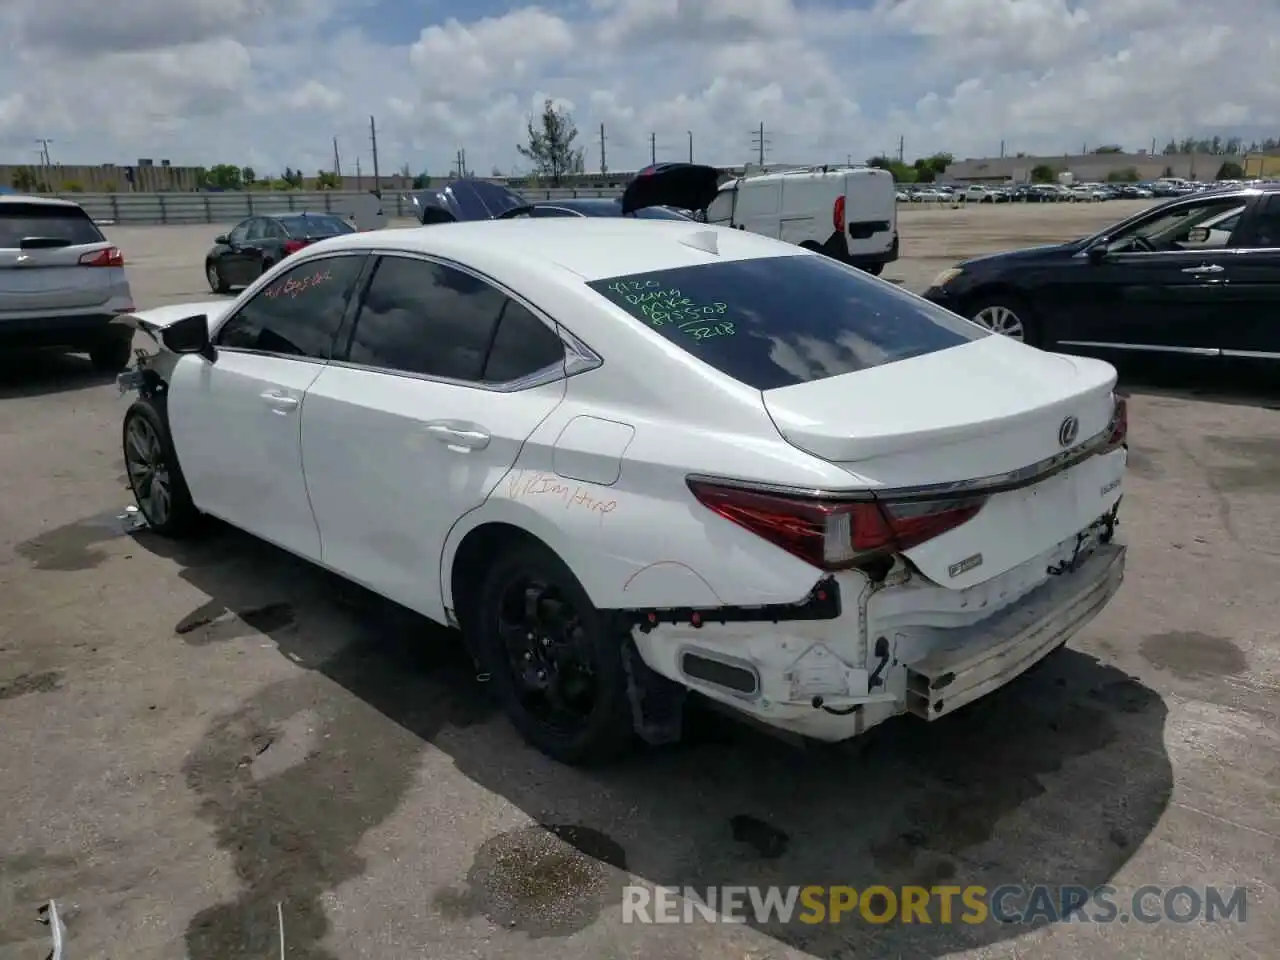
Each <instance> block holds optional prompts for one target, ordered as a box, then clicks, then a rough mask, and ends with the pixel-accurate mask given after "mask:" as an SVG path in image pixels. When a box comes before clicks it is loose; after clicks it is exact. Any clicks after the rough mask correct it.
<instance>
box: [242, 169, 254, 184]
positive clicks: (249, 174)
mask: <svg viewBox="0 0 1280 960" xmlns="http://www.w3.org/2000/svg"><path fill="white" fill-rule="evenodd" d="M240 179H241V181H243V183H244V185H245V186H246V187H252V186H253V185H254V184H255V183H257V182H258V175H257V174H256V173H254V172H253V167H241V168H240Z"/></svg>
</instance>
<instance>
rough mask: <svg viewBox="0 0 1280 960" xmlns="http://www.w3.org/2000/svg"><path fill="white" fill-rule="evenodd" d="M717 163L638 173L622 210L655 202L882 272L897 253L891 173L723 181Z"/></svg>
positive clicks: (811, 173) (831, 170)
mask: <svg viewBox="0 0 1280 960" xmlns="http://www.w3.org/2000/svg"><path fill="white" fill-rule="evenodd" d="M720 176H721V174H720V172H719V171H718V170H716V169H715V168H714V167H707V166H703V165H701V164H689V163H666V164H658V165H656V166H654V167H649V168H648V169H646V170H643V171H641V172H640V174H639V175H638V176H637V177H636V179H635V180H633V181H632V183H631V184H630V185H629V186H628V187H627V191H626V193H625V194H624V195H623V199H622V208H623V212H624V213H627V212H633V211H634V210H637V209H640V208H643V207H647V206H655V205H665V206H672V207H679V208H682V209H686V210H691V211H695V212H696V213H697V214H698V215H699V219H705V220H706V222H708V223H714V224H719V225H721V226H729V227H736V228H737V229H739V230H750V231H751V232H752V233H759V234H763V235H764V236H767V237H776V238H778V239H779V240H786V241H787V242H789V243H794V244H798V245H799V246H802V247H807V248H809V249H811V250H817V251H819V252H821V253H825V254H827V255H828V256H830V257H834V258H835V259H837V260H841V261H843V262H845V263H849V264H852V265H854V266H857V267H861V268H862V269H864V270H866V271H867V272H869V273H873V274H879V273H880V271H882V270H883V269H884V265H885V264H886V263H892V262H893V261H895V260H897V259H898V203H897V189H896V187H895V186H894V182H893V174H891V173H890V172H889V171H887V170H880V169H877V168H874V167H810V168H806V169H800V170H785V171H780V172H776V173H762V174H757V175H755V176H748V177H739V178H737V179H733V180H728V181H726V182H725V183H720V182H719V180H720Z"/></svg>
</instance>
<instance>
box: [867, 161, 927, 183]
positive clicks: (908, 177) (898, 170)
mask: <svg viewBox="0 0 1280 960" xmlns="http://www.w3.org/2000/svg"><path fill="white" fill-rule="evenodd" d="M867 166H869V167H876V168H877V169H879V170H888V171H889V172H890V173H892V174H893V180H894V182H895V183H915V182H916V176H917V172H916V168H915V167H909V166H907V165H906V164H905V163H903V162H902V161H900V160H895V159H893V158H892V157H871V158H869V159H868V160H867Z"/></svg>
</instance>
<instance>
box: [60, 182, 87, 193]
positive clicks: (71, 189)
mask: <svg viewBox="0 0 1280 960" xmlns="http://www.w3.org/2000/svg"><path fill="white" fill-rule="evenodd" d="M62 189H63V191H64V192H65V193H84V186H83V185H82V184H81V183H80V181H79V180H68V181H67V182H66V183H64V184H63V185H62Z"/></svg>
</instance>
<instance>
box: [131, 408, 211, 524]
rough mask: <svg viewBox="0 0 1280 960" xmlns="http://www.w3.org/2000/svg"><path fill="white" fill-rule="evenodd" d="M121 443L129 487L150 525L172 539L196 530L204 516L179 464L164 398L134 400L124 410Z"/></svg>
mask: <svg viewBox="0 0 1280 960" xmlns="http://www.w3.org/2000/svg"><path fill="white" fill-rule="evenodd" d="M121 442H122V445H123V447H124V465H125V474H126V476H128V478H129V488H130V489H131V490H132V491H133V496H134V499H135V500H136V501H137V503H138V510H139V511H141V513H142V516H143V517H144V518H145V519H146V521H147V524H148V526H150V528H151V529H152V530H154V531H155V532H156V533H158V534H160V535H161V536H163V537H171V538H173V539H181V538H184V537H188V536H191V535H192V534H194V533H196V532H197V531H198V529H199V527H200V522H201V519H202V518H201V515H200V511H199V510H197V509H196V506H195V503H194V502H192V500H191V491H190V490H188V489H187V480H186V478H185V477H184V476H183V475H182V468H181V467H180V466H179V465H178V454H177V452H176V451H175V450H174V448H173V440H172V438H171V437H170V435H169V427H168V420H167V418H166V417H165V415H164V406H163V400H156V399H146V398H144V399H141V400H137V401H135V402H134V403H133V404H132V405H131V406H130V407H129V409H128V410H127V411H126V412H125V415H124V428H123V430H122V437H121Z"/></svg>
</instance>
